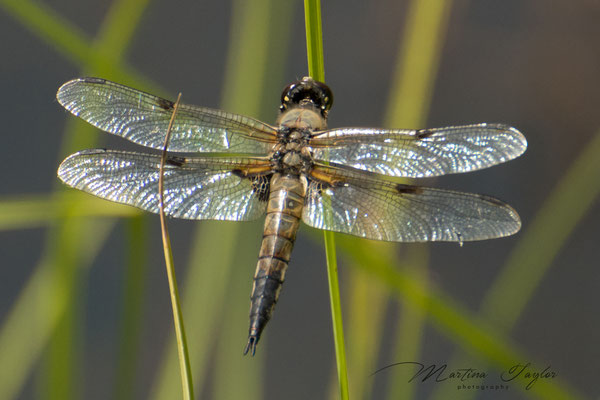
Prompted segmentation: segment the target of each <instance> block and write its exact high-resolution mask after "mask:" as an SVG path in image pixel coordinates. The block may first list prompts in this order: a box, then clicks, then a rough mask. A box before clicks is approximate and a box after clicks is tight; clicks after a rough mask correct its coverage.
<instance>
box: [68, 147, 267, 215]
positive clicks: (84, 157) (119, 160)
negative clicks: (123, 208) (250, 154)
mask: <svg viewBox="0 0 600 400" xmlns="http://www.w3.org/2000/svg"><path fill="white" fill-rule="evenodd" d="M159 168H160V156H158V155H150V154H142V153H134V152H124V151H110V150H96V149H94V150H85V151H81V152H79V153H75V154H73V155H71V156H69V157H68V158H67V159H65V160H64V161H63V163H62V164H61V165H60V167H59V169H58V176H59V178H60V179H61V180H62V181H63V182H65V183H66V184H67V185H69V186H72V187H74V188H76V189H79V190H83V191H84V192H88V193H91V194H93V195H95V196H98V197H101V198H103V199H107V200H111V201H115V202H117V203H123V204H129V205H132V206H135V207H138V208H141V209H143V210H146V211H150V212H153V213H158V212H159V196H158V178H159ZM269 168H270V164H269V162H268V161H264V160H263V159H258V158H216V157H215V158H212V157H204V158H200V157H197V158H196V157H194V158H185V157H177V156H173V155H170V156H168V159H167V163H166V164H165V168H164V200H165V213H166V214H167V215H169V216H172V217H176V218H185V219H212V220H229V221H250V220H254V219H257V218H259V217H261V216H262V215H263V214H264V213H265V211H266V205H267V198H268V193H269V180H270V177H269V176H268V175H267V174H262V173H259V171H267V170H268V169H269Z"/></svg>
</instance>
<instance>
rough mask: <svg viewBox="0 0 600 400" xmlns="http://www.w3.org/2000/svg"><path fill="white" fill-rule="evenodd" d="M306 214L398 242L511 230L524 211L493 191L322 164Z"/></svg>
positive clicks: (324, 225)
mask: <svg viewBox="0 0 600 400" xmlns="http://www.w3.org/2000/svg"><path fill="white" fill-rule="evenodd" d="M309 182H310V183H309V185H308V190H307V194H306V201H305V206H304V210H303V214H302V220H303V221H304V222H305V223H306V224H307V225H310V226H312V227H315V228H319V229H326V230H331V231H335V232H341V233H348V234H351V235H355V236H360V237H364V238H367V239H374V240H384V241H394V242H428V241H450V242H463V241H470V240H483V239H491V238H496V237H502V236H508V235H512V234H513V233H516V232H517V231H518V230H519V228H520V227H521V221H520V219H519V216H518V214H517V213H516V211H515V210H513V209H512V208H511V207H510V206H508V205H507V204H504V203H503V202H501V201H499V200H496V199H494V198H492V197H488V196H484V195H479V194H471V193H461V192H454V191H447V190H438V189H430V188H424V187H420V186H412V185H403V184H397V183H393V182H388V181H383V180H380V179H377V178H376V177H374V176H373V174H370V173H367V172H362V171H357V170H354V171H350V170H346V169H340V168H336V166H325V165H317V166H315V168H314V169H313V171H312V173H311V175H310V178H309Z"/></svg>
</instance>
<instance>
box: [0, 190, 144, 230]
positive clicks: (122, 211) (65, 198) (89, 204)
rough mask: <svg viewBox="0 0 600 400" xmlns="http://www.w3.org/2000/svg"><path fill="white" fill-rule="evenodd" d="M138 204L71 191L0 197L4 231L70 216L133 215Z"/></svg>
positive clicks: (0, 226) (35, 226)
mask: <svg viewBox="0 0 600 400" xmlns="http://www.w3.org/2000/svg"><path fill="white" fill-rule="evenodd" d="M140 213H141V212H140V211H139V210H138V209H136V208H134V207H128V206H124V205H121V204H117V203H111V202H109V201H105V200H101V199H99V198H97V197H93V196H90V195H88V194H85V193H81V192H75V191H69V192H67V193H60V195H47V194H43V195H19V196H6V197H3V198H1V199H0V231H5V230H12V229H29V228H40V227H44V226H49V225H50V224H52V223H55V222H57V221H58V220H60V219H61V218H65V217H67V216H70V217H132V216H136V215H140Z"/></svg>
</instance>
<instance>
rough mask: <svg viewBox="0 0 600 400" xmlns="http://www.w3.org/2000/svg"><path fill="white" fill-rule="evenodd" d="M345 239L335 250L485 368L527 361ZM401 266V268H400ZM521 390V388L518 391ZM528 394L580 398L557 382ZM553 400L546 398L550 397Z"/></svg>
mask: <svg viewBox="0 0 600 400" xmlns="http://www.w3.org/2000/svg"><path fill="white" fill-rule="evenodd" d="M357 240H359V239H355V238H351V237H348V236H342V235H340V237H338V246H339V247H340V248H341V249H342V250H344V252H346V253H348V255H349V256H351V257H353V258H355V259H356V261H357V263H356V264H352V265H356V266H357V267H359V268H362V269H364V270H365V271H367V272H369V273H370V274H372V275H373V276H374V277H376V278H377V279H379V280H380V281H381V282H382V284H384V285H386V287H388V288H389V289H390V290H392V291H393V292H394V294H395V295H396V296H398V298H399V299H402V300H404V301H406V302H408V303H410V304H411V305H412V307H415V308H417V309H419V310H421V311H423V312H426V313H427V315H428V316H429V318H430V320H431V321H432V323H433V324H434V326H435V327H436V328H437V329H438V330H439V331H440V332H441V333H443V334H444V335H446V336H448V337H449V338H450V339H451V340H453V341H455V342H456V343H457V344H459V345H460V346H462V347H463V348H464V349H465V350H466V351H468V352H470V353H473V354H477V355H478V356H479V357H481V358H482V359H484V360H486V361H487V362H488V363H489V364H491V365H493V366H495V367H497V368H498V369H500V370H504V369H508V368H510V367H512V366H513V365H514V364H515V360H531V359H532V357H528V355H527V354H525V353H524V352H522V351H519V350H517V349H515V348H514V347H513V346H511V345H510V343H509V342H508V341H507V340H506V339H505V338H504V337H503V336H502V335H501V334H498V332H497V330H496V329H495V328H493V327H491V326H490V325H488V324H487V323H486V322H485V321H484V320H483V319H482V318H479V317H476V316H473V315H471V313H469V312H468V311H467V310H466V309H465V308H464V307H462V306H460V305H459V304H458V303H456V302H455V301H454V300H453V299H452V298H451V297H450V296H448V295H446V294H444V293H443V292H442V290H441V289H439V288H437V287H434V286H432V285H431V284H428V285H427V286H425V285H423V283H422V282H421V281H419V280H418V279H415V277H413V276H412V275H411V274H410V273H407V272H406V269H405V268H398V265H397V261H396V260H395V259H394V258H388V257H386V254H385V253H383V252H381V253H376V252H363V251H357V249H358V248H359V247H358V246H357V245H356V241H357ZM402 266H403V265H402ZM518 388H519V389H521V390H525V387H524V385H523V387H519V386H518ZM528 393H531V394H534V395H539V396H542V397H543V398H564V399H580V398H582V396H581V395H579V394H578V393H577V392H576V391H575V390H574V389H572V388H570V387H568V386H567V385H566V384H565V383H564V382H562V381H560V379H555V380H554V381H547V382H540V383H539V384H537V383H536V385H535V386H534V387H533V388H532V389H531V390H529V391H528ZM552 395H554V396H556V397H550V396H552Z"/></svg>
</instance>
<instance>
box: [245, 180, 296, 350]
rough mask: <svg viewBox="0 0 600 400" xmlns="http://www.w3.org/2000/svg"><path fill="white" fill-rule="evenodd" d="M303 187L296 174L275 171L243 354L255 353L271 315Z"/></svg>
mask: <svg viewBox="0 0 600 400" xmlns="http://www.w3.org/2000/svg"><path fill="white" fill-rule="evenodd" d="M304 193H305V187H304V185H303V184H302V182H301V180H300V179H299V178H298V177H297V176H288V175H282V174H279V173H277V174H274V175H273V177H272V178H271V192H270V194H269V202H268V205H267V216H266V219H265V227H264V233H263V240H262V245H261V247H260V253H259V256H258V264H257V266H256V272H255V274H254V286H253V288H252V296H251V297H250V301H251V303H250V329H249V333H248V344H247V346H246V349H245V350H244V354H246V353H248V351H251V352H252V354H253V355H254V352H255V351H256V345H257V343H258V341H259V339H260V335H261V333H262V331H263V329H264V328H265V326H266V325H267V323H268V322H269V319H271V314H272V312H273V309H274V308H275V304H276V303H277V299H278V298H279V292H280V291H281V285H282V284H283V282H284V280H285V272H286V270H287V266H288V263H289V261H290V256H291V253H292V248H293V247H294V241H295V240H296V232H297V231H298V226H299V224H300V217H301V216H302V208H303V206H304Z"/></svg>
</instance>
